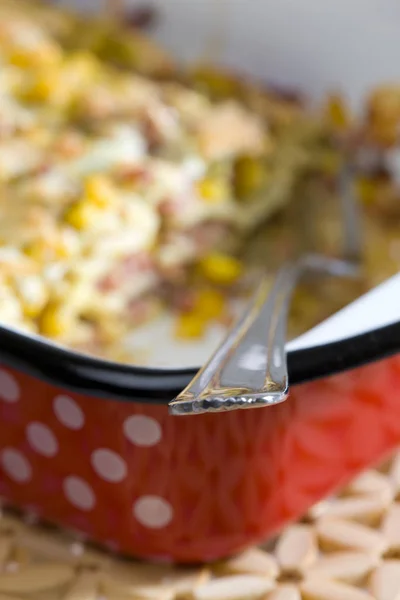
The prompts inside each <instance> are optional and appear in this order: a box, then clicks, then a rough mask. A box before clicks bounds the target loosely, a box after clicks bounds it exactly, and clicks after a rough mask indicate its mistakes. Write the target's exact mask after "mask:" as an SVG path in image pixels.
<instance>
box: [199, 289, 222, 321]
mask: <svg viewBox="0 0 400 600" xmlns="http://www.w3.org/2000/svg"><path fill="white" fill-rule="evenodd" d="M224 308H225V299H224V296H223V294H221V292H219V291H218V290H211V289H203V290H200V291H199V292H198V294H197V296H196V300H195V307H194V310H195V312H196V313H198V314H199V315H201V316H202V317H204V318H205V319H219V318H220V317H222V315H223V314H224Z"/></svg>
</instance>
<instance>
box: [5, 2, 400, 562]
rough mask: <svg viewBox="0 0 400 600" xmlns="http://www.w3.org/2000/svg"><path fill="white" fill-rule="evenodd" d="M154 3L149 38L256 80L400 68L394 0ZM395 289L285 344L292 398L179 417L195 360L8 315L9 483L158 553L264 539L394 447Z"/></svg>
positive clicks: (352, 81) (351, 79)
mask: <svg viewBox="0 0 400 600" xmlns="http://www.w3.org/2000/svg"><path fill="white" fill-rule="evenodd" d="M72 3H73V4H75V6H76V5H77V6H79V7H83V6H84V5H86V4H87V0H74V1H73V2H72ZM88 4H89V5H91V6H92V7H93V6H95V7H98V3H97V2H95V1H94V0H89V1H88ZM152 4H154V5H155V6H156V8H158V9H159V13H157V16H158V19H157V25H156V27H155V30H154V35H155V36H156V38H158V39H159V40H160V41H162V42H163V43H164V42H165V44H166V45H167V46H168V47H169V48H170V49H171V50H173V51H175V54H176V55H177V56H180V57H184V58H185V59H188V60H192V59H195V58H196V57H198V56H201V57H204V56H209V54H210V46H212V49H213V52H214V54H217V56H214V54H213V60H214V58H215V62H219V63H221V64H224V65H226V66H233V67H235V68H236V67H237V69H238V70H239V71H241V70H243V71H244V72H246V73H248V74H249V75H250V76H255V77H256V78H261V79H262V78H263V77H264V76H265V73H268V76H269V78H271V79H272V80H275V81H276V82H278V83H283V84H286V83H290V84H291V85H294V86H295V87H299V88H301V89H305V90H307V92H309V93H310V94H311V95H312V96H313V97H315V98H318V97H320V96H321V95H323V94H325V92H326V91H327V90H328V89H329V90H330V89H332V87H339V88H340V89H343V90H345V91H347V92H348V95H349V96H350V99H351V100H355V102H356V103H357V102H359V101H361V99H362V98H363V97H364V94H365V92H366V91H367V90H369V89H370V87H371V85H376V84H377V83H379V82H382V81H383V80H387V81H396V80H398V79H399V74H400V71H399V61H398V48H399V36H398V26H396V19H393V15H395V13H396V10H397V9H395V7H394V3H392V4H393V7H392V8H389V4H387V6H386V8H385V7H383V6H382V7H381V6H379V10H378V8H377V3H376V2H373V1H372V0H370V1H369V0H364V1H363V4H362V10H360V3H349V2H334V3H324V6H323V9H322V3H321V2H320V1H319V2H316V0H301V1H300V0H299V2H293V1H290V0H281V1H280V2H266V1H265V0H252V2H251V3H250V1H248V2H245V1H244V0H243V1H242V2H239V1H237V2H216V1H215V0H190V2H182V0H153V2H152ZM250 4H251V9H250ZM393 11H394V12H393ZM392 13H393V15H392ZM350 30H351V31H357V34H356V35H344V32H345V31H350ZM338 40H340V42H339V43H338ZM360 48H362V49H363V51H362V52H360ZM316 49H318V51H316ZM349 57H351V60H349ZM399 298H400V277H399V276H397V277H396V278H394V279H393V280H391V281H389V282H387V283H386V284H384V285H383V286H381V288H377V289H375V290H373V291H372V292H371V293H370V294H369V295H367V296H366V297H363V298H362V299H360V300H359V301H357V302H356V303H354V304H353V305H351V306H350V307H348V308H346V309H345V310H344V311H342V312H341V313H338V314H337V315H335V316H334V317H333V318H332V319H330V320H329V321H327V322H326V323H324V324H322V325H321V326H320V327H318V328H316V329H315V330H314V331H312V332H308V333H307V334H306V335H305V336H304V337H303V338H302V339H300V340H296V341H295V343H294V344H292V345H290V346H289V348H288V349H289V354H288V358H289V376H290V385H291V393H290V396H289V398H288V400H287V401H286V402H284V403H282V404H279V405H276V406H271V407H268V408H263V409H257V410H238V411H234V412H231V413H226V414H224V413H219V414H210V415H197V416H184V417H173V416H170V415H169V414H168V407H167V405H168V402H169V401H170V400H171V399H172V398H174V397H175V396H176V395H177V394H178V393H179V392H180V391H181V390H182V389H183V388H184V387H186V385H187V384H188V383H189V381H190V379H191V378H192V377H193V375H194V374H195V370H194V369H185V370H182V369H180V370H179V369H174V370H172V369H171V370H161V369H146V368H139V367H134V366H126V365H121V364H117V363H111V362H107V361H102V360H99V359H97V358H93V357H90V356H83V355H80V354H78V353H75V352H73V351H69V350H66V349H63V348H59V347H56V346H55V345H52V344H51V343H50V342H48V341H46V340H44V339H41V338H34V337H29V336H27V335H25V334H22V333H18V332H16V331H14V330H11V329H10V328H7V327H5V326H3V327H0V497H2V498H3V499H4V501H5V502H6V503H9V504H11V505H13V506H17V507H19V508H21V509H22V510H24V511H27V512H29V513H33V514H35V515H37V516H38V517H39V518H41V519H43V520H45V521H49V522H52V523H56V524H59V525H61V526H62V527H64V528H66V529H70V530H74V531H77V532H79V533H81V534H83V535H85V536H86V537H87V538H88V539H90V540H92V541H95V542H98V543H100V544H101V545H104V546H105V547H108V548H110V549H112V550H113V551H118V552H121V553H125V554H128V555H132V556H136V557H141V558H146V559H151V560H162V561H164V560H167V561H179V562H186V563H191V562H198V561H204V560H214V559H218V558H221V557H223V556H226V555H229V554H232V553H234V552H236V551H238V550H239V549H241V548H243V547H245V546H247V545H249V544H253V543H256V542H259V541H261V540H264V539H266V538H268V537H269V536H270V535H272V534H273V533H274V532H276V531H277V530H278V529H279V528H280V527H282V526H283V525H284V524H285V523H286V522H288V521H290V520H294V519H296V518H298V517H299V516H301V515H302V514H304V513H305V511H306V510H307V509H308V508H309V507H311V506H312V505H313V504H314V503H315V502H317V501H319V500H320V499H322V498H324V497H325V496H327V495H328V494H330V493H332V492H333V491H334V490H335V489H336V488H337V487H339V486H340V485H341V484H343V483H344V482H345V481H346V480H349V479H350V478H351V477H352V476H353V475H354V474H355V473H356V472H358V471H360V470H362V469H363V468H365V467H366V466H368V465H370V464H373V463H375V462H377V461H378V460H380V459H381V458H382V457H383V456H384V455H386V454H387V453H389V452H390V451H391V449H392V448H393V447H394V446H397V445H398V444H399V442H400V402H399V399H398V396H399V393H400V302H399V300H398V299H399Z"/></svg>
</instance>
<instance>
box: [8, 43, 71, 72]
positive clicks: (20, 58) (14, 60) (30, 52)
mask: <svg viewBox="0 0 400 600" xmlns="http://www.w3.org/2000/svg"><path fill="white" fill-rule="evenodd" d="M8 60H9V62H10V64H12V65H14V66H16V67H19V68H20V69H29V68H34V67H41V66H49V65H58V64H60V63H61V60H62V53H61V50H60V49H59V48H58V47H57V46H55V45H52V44H45V45H43V46H42V47H41V48H35V49H29V48H15V49H13V51H12V52H11V53H10V55H9V56H8Z"/></svg>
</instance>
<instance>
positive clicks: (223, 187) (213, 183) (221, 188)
mask: <svg viewBox="0 0 400 600" xmlns="http://www.w3.org/2000/svg"><path fill="white" fill-rule="evenodd" d="M197 191H198V194H199V196H200V197H201V198H202V199H203V200H204V201H205V202H208V203H210V204H214V203H218V202H223V201H224V200H226V199H227V198H228V197H229V186H228V184H227V183H226V182H225V181H224V180H223V179H221V178H217V177H204V178H203V179H201V180H200V181H198V182H197Z"/></svg>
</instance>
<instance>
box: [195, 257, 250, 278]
mask: <svg viewBox="0 0 400 600" xmlns="http://www.w3.org/2000/svg"><path fill="white" fill-rule="evenodd" d="M199 269H200V273H201V274H202V275H204V276H205V277H206V278H207V279H208V280H209V281H211V282H212V283H216V284H219V285H231V284H233V283H235V281H237V280H238V279H239V277H240V276H241V274H242V264H241V263H240V261H238V260H237V259H236V258H234V257H233V256H228V255H225V254H219V253H214V254H209V255H208V256H206V257H205V258H203V259H202V260H201V261H200V263H199Z"/></svg>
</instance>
